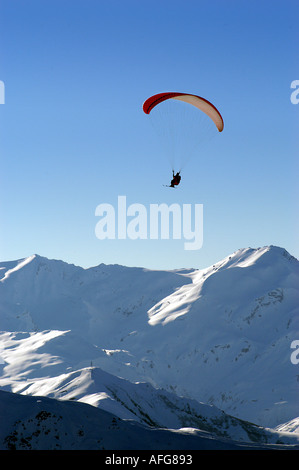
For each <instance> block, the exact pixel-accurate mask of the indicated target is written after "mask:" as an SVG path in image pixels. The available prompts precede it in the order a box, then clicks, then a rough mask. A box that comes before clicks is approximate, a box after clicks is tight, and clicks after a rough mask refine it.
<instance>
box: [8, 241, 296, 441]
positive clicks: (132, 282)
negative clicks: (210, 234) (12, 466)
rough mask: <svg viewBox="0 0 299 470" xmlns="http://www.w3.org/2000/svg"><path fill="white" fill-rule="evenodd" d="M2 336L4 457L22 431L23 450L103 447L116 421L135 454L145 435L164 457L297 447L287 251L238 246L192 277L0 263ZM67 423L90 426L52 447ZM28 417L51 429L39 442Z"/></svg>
mask: <svg viewBox="0 0 299 470" xmlns="http://www.w3.org/2000/svg"><path fill="white" fill-rule="evenodd" d="M0 330H1V332H0V389H1V390H2V392H1V393H0V406H1V416H2V415H3V417H4V418H5V419H3V420H1V421H2V422H1V424H0V441H1V443H0V445H1V446H2V447H1V448H13V446H15V448H22V445H23V444H24V442H25V441H26V439H27V437H28V436H29V434H30V433H31V434H30V436H31V438H30V439H29V440H28V441H26V442H28V448H30V446H31V448H76V446H77V447H78V449H79V448H80V449H81V448H111V445H112V444H111V441H110V440H109V439H110V438H109V439H108V437H107V439H106V440H105V439H104V438H102V437H101V438H100V437H99V439H96V438H94V439H93V438H92V439H91V440H89V438H87V434H88V429H89V428H90V432H91V435H94V434H93V433H94V428H93V426H95V425H96V426H97V428H98V429H99V428H101V426H100V424H99V421H97V420H100V422H102V421H103V423H106V424H103V429H102V428H101V433H102V434H103V435H107V436H108V434H109V432H110V431H109V432H108V428H107V426H108V424H107V423H108V422H109V423H110V420H112V419H113V418H114V419H116V420H117V423H118V425H117V426H119V427H120V428H119V432H120V434H122V433H128V435H129V434H130V432H132V439H133V442H134V439H135V444H136V448H141V447H142V445H141V443H140V440H139V435H141V434H142V435H143V436H144V440H143V448H151V449H153V448H154V447H151V446H155V445H156V448H157V449H159V448H162V447H163V443H164V440H163V439H164V437H163V439H162V436H166V441H167V442H168V443H169V445H170V447H165V448H173V449H178V448H180V444H179V442H181V446H187V447H182V448H206V447H205V446H208V447H207V448H211V447H209V446H210V445H211V446H212V447H213V445H214V447H215V448H221V446H227V445H230V446H232V448H236V447H235V446H238V445H241V443H242V445H244V446H245V447H246V446H248V445H252V446H261V448H262V447H263V446H287V447H289V448H297V446H298V444H299V433H298V419H299V418H298V417H299V400H298V396H299V380H298V374H299V369H298V367H299V365H296V364H294V363H292V361H291V354H292V349H291V344H292V342H293V341H296V340H299V262H298V260H297V259H295V258H294V257H292V256H291V255H290V254H289V253H288V252H287V251H286V250H284V249H283V248H280V247H276V246H266V247H262V248H257V249H253V248H246V249H240V250H237V251H236V252H235V253H232V254H230V255H229V256H227V257H226V258H224V259H223V260H221V261H219V262H218V263H216V264H215V265H213V266H210V267H208V268H206V269H200V270H199V269H179V270H174V271H154V270H148V269H143V268H130V267H125V266H119V265H104V264H100V265H99V266H96V267H92V268H89V269H83V268H81V267H79V266H74V265H70V264H67V263H65V262H63V261H59V260H49V259H47V258H44V257H41V256H39V255H33V256H30V257H28V258H25V259H21V260H17V261H8V262H1V263H0ZM24 395H26V396H27V397H25V396H24ZM30 396H31V397H30ZM14 400H15V406H14ZM26 400H29V401H27V402H26ZM47 400H48V401H47ZM26 403H28V407H27V405H26ZM41 403H42V404H43V406H44V411H45V413H42V414H41V415H39V413H41V411H43V409H41V405H38V404H41ZM8 404H9V405H8ZM22 407H25V408H24V410H23V411H22V412H21V409H23V408H22ZM38 407H39V408H38ZM55 407H56V408H57V407H58V408H59V409H60V411H59V413H58V411H55V412H54V411H53V410H54V409H56V408H55ZM70 407H72V408H70ZM14 408H15V409H16V410H17V411H16V412H14V411H13V409H14ZM58 408H57V410H58ZM38 409H39V411H38ZM71 409H72V412H71V415H69V414H68V413H70V411H69V410H71ZM82 410H83V411H82ZM47 413H49V415H47ZM65 413H66V415H67V416H68V418H65V419H66V420H69V419H71V417H70V416H73V417H74V419H78V423H79V422H80V420H83V421H82V423H83V422H84V418H83V417H82V416H81V414H82V413H83V415H84V416H86V422H84V425H83V424H82V426H83V427H84V426H85V428H84V430H82V433H83V434H84V436H85V437H84V438H83V437H82V439H78V435H81V434H82V433H81V431H80V430H79V428H78V426H79V424H78V423H77V424H76V425H75V424H74V423H73V425H72V426H70V427H69V429H72V430H75V429H76V430H77V431H76V433H75V431H74V433H73V434H72V433H71V434H68V438H65V439H64V438H63V439H62V429H64V426H65V425H66V424H65V423H66V422H68V421H65V422H64V420H63V419H61V420H58V418H57V417H58V416H62V417H64V416H65ZM77 413H78V416H77ZM92 413H94V414H92ZM101 413H102V414H101ZM54 415H55V416H56V418H57V419H56V418H55V419H56V421H55V419H54V417H53V416H54ZM18 416H19V417H18ZM36 416H39V417H40V416H43V417H45V423H46V422H47V425H48V428H45V432H46V430H48V434H43V437H42V438H40V439H37V438H36V436H35V434H36V426H37V425H38V423H39V426H40V425H41V420H40V419H39V418H36ZM79 416H81V417H80V418H79ZM51 417H52V418H51ZM104 417H105V418H104ZM46 418H47V419H46ZM30 420H33V421H30ZM90 420H91V421H92V424H91V421H90ZM54 421H55V424H54ZM58 421H59V422H58ZM96 422H97V424H95V423H96ZM20 423H23V424H20ZM34 423H35V424H34ZM22 426H23V427H22ZM24 426H25V428H26V429H27V430H28V433H29V434H28V433H27V434H28V436H27V434H26V433H25V434H26V435H25V434H24V432H23V431H22V432H21V428H22V429H23V428H24ZM76 426H77V427H76ZM109 426H110V427H109ZM109 426H108V427H109V429H110V430H111V429H112V428H113V426H112V428H111V423H110V424H109ZM53 427H54V428H55V427H56V428H57V429H61V433H60V434H59V433H58V434H59V436H60V438H59V439H57V438H55V437H53V436H52V434H51V433H52V431H53V429H54V428H53ZM56 428H55V429H56ZM138 429H139V431H138ZM141 429H142V432H141V431H140V430H141ZM129 430H130V431H129ZM162 430H163V432H162ZM53 432H54V431H53ZM63 432H66V431H63ZM161 432H162V434H161ZM34 433H35V434H34ZM78 433H79V434H78ZM138 433H139V434H138ZM154 433H157V436H159V437H157V440H155V439H156V437H153V436H154ZM163 433H164V434H163ZM165 433H168V434H167V435H166V434H165ZM37 434H38V433H37ZM83 434H82V436H83ZM48 435H49V436H50V435H51V436H52V437H51V439H52V440H51V439H50V437H47V436H48ZM26 436H27V437H26ZM76 436H77V440H76ZM134 436H135V437H134ZM149 436H152V437H151V439H154V440H153V442H155V443H156V444H153V443H152V444H150V443H149V442H148V441H147V440H148V439H149ZM167 436H168V437H167ZM169 436H171V438H170V437H169ZM14 437H15V439H14ZM110 437H111V436H110ZM204 438H205V439H207V440H205V439H204ZM24 439H25V441H24ZM132 439H131V440H130V439H129V440H128V441H126V440H125V439H124V438H123V437H122V438H120V437H118V438H117V439H116V440H115V441H114V442H116V443H117V444H116V445H117V446H118V447H117V448H121V449H123V448H132V447H126V446H129V445H131V446H132ZM159 439H162V440H161V446H162V447H159V445H160V444H158V441H159ZM180 439H181V441H180ZM55 441H57V442H55ZM129 442H130V444H129ZM22 443H23V444H22ZM53 443H55V444H56V445H57V446H58V447H55V446H54V444H53ZM224 443H225V444H224ZM238 443H239V444H238ZM140 445H141V447H139V446H140ZM165 445H166V444H165ZM167 445H168V444H167ZM24 446H25V447H24ZM24 446H23V447H24V448H27V447H26V445H25V444H24ZM32 446H33V447H32ZM59 446H60V447H59ZM109 446H110V447H109ZM145 446H147V447H145ZM188 446H189V447H188ZM194 446H195V447H194ZM217 446H218V447H217ZM219 446H220V447H219ZM133 448H134V445H133ZM225 448H226V447H225ZM247 448H248V447H247Z"/></svg>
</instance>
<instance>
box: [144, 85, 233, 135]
mask: <svg viewBox="0 0 299 470" xmlns="http://www.w3.org/2000/svg"><path fill="white" fill-rule="evenodd" d="M169 99H175V100H180V101H184V102H185V103H189V104H191V105H193V106H195V107H196V108H198V109H200V110H201V111H202V112H204V113H205V114H206V115H207V116H209V117H210V118H211V119H212V121H213V122H214V124H215V125H216V127H217V129H218V131H219V132H222V131H223V127H224V123H223V119H222V116H221V114H220V113H219V111H218V109H217V108H216V107H215V106H214V105H213V104H212V103H210V102H209V101H208V100H206V99H205V98H202V97H201V96H197V95H190V94H188V93H174V92H168V93H158V94H157V95H153V96H151V97H150V98H148V99H147V100H146V101H145V102H144V103H143V111H144V112H145V114H150V112H151V110H152V109H153V108H154V107H155V106H157V105H158V104H160V103H162V102H163V101H165V100H169Z"/></svg>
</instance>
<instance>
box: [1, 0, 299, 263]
mask: <svg viewBox="0 0 299 470" xmlns="http://www.w3.org/2000/svg"><path fill="white" fill-rule="evenodd" d="M298 14H299V4H298V1H297V0H294V1H292V0H286V1H277V0H276V1H275V0H274V1H271V2H269V1H265V0H262V1H261V0H259V1H257V0H252V1H243V0H227V1H222V0H216V1H201V0H196V1H193V0H183V1H181V0H171V1H170V0H169V1H168V0H163V1H161V0H151V1H146V0H138V1H137V0H126V1H118V0H109V1H108V0H84V1H83V0H26V1H21V0H2V2H1V6H0V31H1V32H0V40H1V50H0V80H2V81H3V82H4V84H5V104H4V105H0V129H1V130H0V152H1V153H0V182H1V203H0V204H1V205H0V221H1V226H0V259H1V260H11V259H18V258H23V257H25V256H29V255H31V254H33V253H38V254H40V255H42V256H46V257H48V258H56V259H57V258H58V259H63V260H65V261H67V262H71V263H74V264H79V265H81V266H84V267H89V266H94V265H96V264H99V263H101V262H103V263H107V264H110V263H118V264H124V265H128V266H145V267H148V268H154V269H173V268H180V267H197V268H204V267H206V266H208V265H210V264H213V263H214V262H216V261H218V260H219V259H221V258H223V257H224V256H226V255H228V254H229V253H231V252H233V251H235V250H237V249H238V248H244V247H248V246H251V247H259V246H264V245H271V244H272V245H279V246H282V247H284V248H286V249H287V250H288V251H289V252H290V253H291V254H292V255H294V256H296V257H298V256H299V244H298V235H299V233H298V228H299V227H298V189H297V188H298V183H297V181H298V121H299V120H298V117H299V105H294V104H292V103H291V101H290V96H291V93H292V90H291V88H290V85H291V82H292V81H293V80H296V79H297V80H298V79H299V60H298V50H297V49H298V48H297V44H298V39H299V38H298ZM162 91H180V92H187V93H194V94H198V95H200V96H203V97H205V98H207V99H208V100H210V101H212V102H213V103H214V104H215V105H216V106H217V107H218V109H219V110H220V112H221V114H222V116H223V118H224V123H225V127H224V131H223V132H222V133H221V134H219V135H217V138H215V139H213V140H212V141H211V142H210V143H209V144H207V145H206V146H205V149H204V151H203V152H201V153H199V154H198V155H196V156H195V157H194V158H193V159H192V161H191V162H190V163H189V164H188V165H187V166H186V169H185V170H184V172H183V173H182V176H183V178H182V183H181V186H180V187H179V188H177V190H170V189H168V188H165V187H164V186H163V184H165V183H166V184H167V183H168V182H169V180H170V176H171V168H170V167H169V162H168V161H167V159H166V158H165V156H164V154H163V151H162V148H161V147H160V143H159V141H158V139H157V136H156V135H155V134H154V132H153V129H152V127H151V125H150V124H149V120H148V116H146V115H145V114H144V113H143V112H142V104H143V102H144V100H145V99H146V98H148V97H149V96H150V95H152V94H155V93H159V92H162ZM119 195H125V196H126V197H127V203H128V205H130V204H133V203H139V204H142V205H144V206H145V207H149V204H152V203H157V204H160V203H166V204H168V205H170V204H172V203H177V204H179V205H182V204H191V205H195V204H203V211H204V212H203V213H204V215H203V240H204V241H203V246H202V248H201V249H200V250H196V251H195V250H193V251H186V250H184V243H183V241H182V240H149V239H148V240H129V239H127V240H117V239H115V240H99V239H97V238H96V236H95V226H96V223H97V221H98V218H97V217H96V216H95V209H96V207H97V206H98V205H99V204H102V203H108V204H111V205H113V206H115V207H117V199H118V196H119Z"/></svg>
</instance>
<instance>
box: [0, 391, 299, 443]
mask: <svg viewBox="0 0 299 470" xmlns="http://www.w3.org/2000/svg"><path fill="white" fill-rule="evenodd" d="M0 415H1V418H2V420H1V426H0V450H12V449H14V450H104V449H106V450H123V449H125V450H129V449H131V450H132V449H133V450H159V449H161V450H167V449H173V450H176V449H179V450H185V449H187V450H192V449H200V450H209V449H213V450H217V449H219V450H229V449H231V450H248V449H250V450H255V449H280V448H285V449H294V450H298V449H299V446H298V443H297V444H291V445H288V446H283V445H279V444H276V445H269V444H268V445H267V444H264V445H261V444H256V445H254V444H245V443H238V442H234V441H232V440H228V439H223V438H219V437H215V436H213V435H211V434H209V433H206V432H202V431H199V430H196V429H192V428H185V429H180V430H166V429H155V428H150V427H148V426H144V425H142V424H139V423H136V422H134V421H125V420H121V419H120V418H118V417H116V416H114V415H113V414H111V413H108V412H106V411H103V410H100V409H98V408H94V407H93V406H90V405H87V404H84V403H78V402H72V401H60V400H54V399H49V398H45V397H29V396H23V395H18V394H13V393H9V392H3V391H0Z"/></svg>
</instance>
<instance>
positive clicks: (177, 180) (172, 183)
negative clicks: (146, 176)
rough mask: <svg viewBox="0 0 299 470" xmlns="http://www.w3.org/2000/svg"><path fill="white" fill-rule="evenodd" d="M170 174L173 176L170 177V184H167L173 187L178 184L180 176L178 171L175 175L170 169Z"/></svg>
mask: <svg viewBox="0 0 299 470" xmlns="http://www.w3.org/2000/svg"><path fill="white" fill-rule="evenodd" d="M172 176H173V178H172V180H171V183H170V186H169V187H170V188H174V187H175V186H178V185H179V184H180V181H181V176H180V172H179V171H178V172H177V174H176V175H175V174H174V171H173V170H172Z"/></svg>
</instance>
